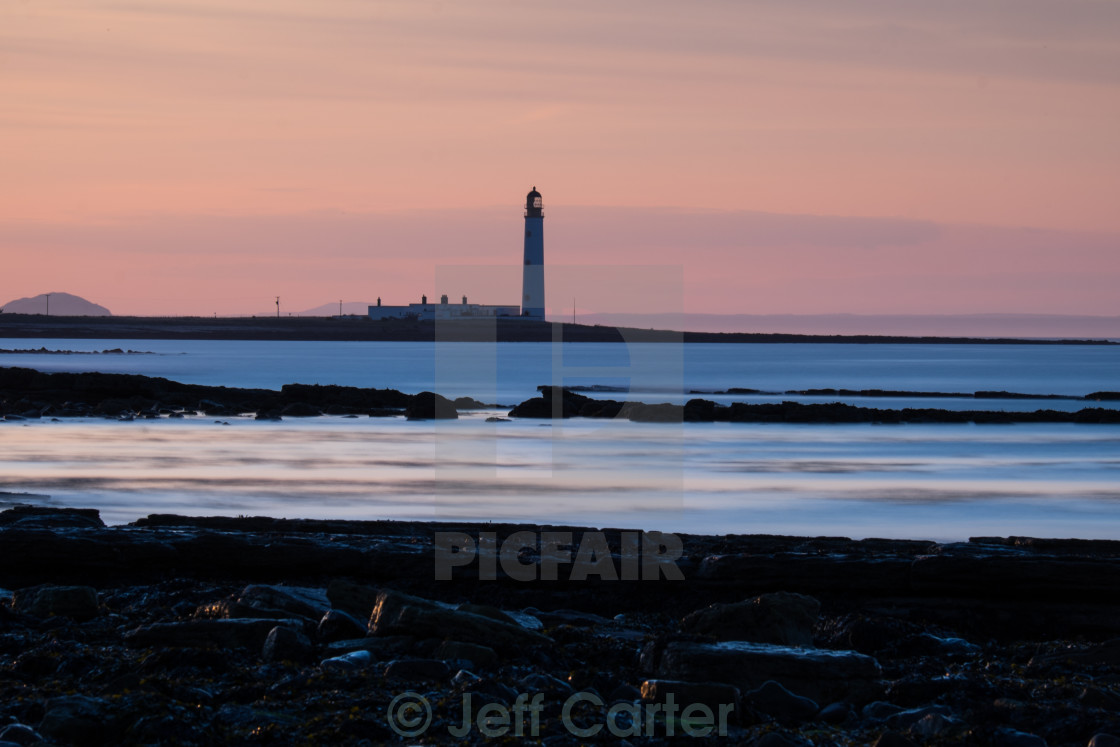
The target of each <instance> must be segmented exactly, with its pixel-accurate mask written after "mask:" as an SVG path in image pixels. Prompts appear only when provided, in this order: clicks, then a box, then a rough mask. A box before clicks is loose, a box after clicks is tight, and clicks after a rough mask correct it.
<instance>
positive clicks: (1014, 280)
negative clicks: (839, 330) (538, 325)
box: [0, 0, 1120, 315]
mask: <svg viewBox="0 0 1120 747" xmlns="http://www.w3.org/2000/svg"><path fill="white" fill-rule="evenodd" d="M1118 39H1120V4H1117V3H1109V2H1099V1H1098V0H1064V1H1063V2H1055V1H1054V0H1046V1H1045V2H1041V1H1039V0H1005V1H1004V2H983V3H977V2H975V0H944V1H939V2H936V3H931V2H917V1H913V2H899V1H898V0H867V1H866V2H841V3H836V2H825V1H824V0H817V1H815V2H809V1H807V0H781V1H778V0H774V1H773V2H730V1H720V0H711V1H710V2H707V1H706V2H700V3H681V2H679V0H676V1H675V2H666V1H664V0H640V1H636V0H635V1H633V2H625V1H620V2H609V3H604V2H601V1H600V2H589V1H588V2H582V1H578V0H576V1H572V0H569V1H567V2H563V3H560V2H531V3H530V2H523V1H522V2H518V1H516V0H506V1H500V2H499V1H498V0H494V1H491V2H485V1H482V2H470V3H455V2H424V1H423V0H407V1H404V2H384V1H380V0H379V1H378V2H369V1H368V0H349V1H347V0H319V1H318V2H315V3H308V2H304V1H303V0H301V1H300V2H294V1H293V0H267V1H266V0H221V2H214V1H212V0H210V1H203V0H144V1H143V2H141V1H140V0H133V1H131V2H130V1H129V0H120V1H119V2H96V3H89V2H77V1H74V2H70V1H67V0H60V1H57V2H51V1H49V0H44V1H43V2H11V3H6V4H5V6H4V9H3V10H2V11H0V101H3V102H4V106H3V107H0V253H2V254H0V256H2V258H3V269H4V271H3V273H0V303H2V302H4V301H6V300H8V299H10V298H17V297H20V296H29V295H35V294H38V293H43V292H48V291H51V292H53V291H67V292H71V293H76V294H78V295H81V296H84V297H86V298H89V299H90V300H92V301H95V302H97V303H101V304H103V305H105V306H108V307H109V308H110V309H111V310H112V311H113V312H114V313H116V314H130V313H131V314H211V313H219V314H241V313H256V312H262V311H267V310H268V309H269V308H271V307H272V299H273V297H274V296H276V295H280V296H282V297H283V298H284V299H285V305H286V307H287V308H290V309H299V308H309V307H313V306H317V305H319V304H322V303H326V302H333V301H336V300H337V299H339V298H342V299H345V300H347V301H368V300H373V299H374V298H376V297H377V296H379V295H380V296H382V297H383V298H384V299H385V301H386V303H404V302H408V301H413V300H418V297H419V295H420V294H421V293H428V294H429V295H438V294H439V293H442V292H446V293H449V294H450V295H452V297H456V296H458V295H460V294H461V293H464V292H469V289H467V288H455V287H437V285H438V283H437V279H440V282H448V281H447V273H446V272H444V273H443V274H441V273H440V272H439V268H440V267H447V266H454V265H463V264H481V265H506V264H508V265H510V266H512V267H514V268H515V271H514V275H515V276H516V271H517V269H519V264H520V251H521V226H520V221H521V213H520V205H521V203H522V200H523V196H524V193H525V192H526V191H527V190H528V189H529V188H530V187H531V186H533V185H534V184H535V185H536V186H537V187H539V188H540V190H541V192H542V193H543V195H544V201H545V214H546V216H547V217H546V219H545V253H546V261H547V262H548V263H550V264H554V265H577V266H594V265H600V264H603V265H616V266H617V265H628V264H633V265H668V266H670V267H679V268H680V269H679V272H680V274H681V277H682V283H683V304H684V310H685V311H687V312H693V313H749V314H789V313H836V312H840V313H869V314H872V313H874V314H882V313H888V314H889V313H896V314H928V313H975V312H1031V313H1068V314H1106V315H1115V314H1120V303H1118V302H1117V301H1116V298H1118V297H1120V294H1118V293H1117V291H1116V289H1117V288H1118V287H1120V210H1118V209H1117V207H1116V202H1117V197H1118V195H1120V138H1118V137H1117V136H1116V133H1117V132H1120V42H1118V41H1117V40H1118ZM635 282H637V281H635ZM638 291H639V292H637V293H636V294H634V295H635V298H636V299H637V300H633V301H627V308H626V309H598V308H589V309H587V310H588V311H602V310H631V311H650V310H655V308H656V305H655V303H656V302H655V299H648V298H645V299H644V300H643V294H642V293H641V292H640V288H639V289H638ZM566 293H567V291H566V289H565V290H564V291H558V292H557V293H556V294H554V295H566ZM518 295H519V293H518V289H517V288H516V287H514V288H512V289H510V292H508V293H505V294H503V295H502V297H499V298H477V299H472V300H479V301H492V302H496V303H503V302H509V301H511V300H516V298H517V297H518ZM550 301H552V303H550V305H554V304H557V305H560V306H562V307H563V308H564V309H570V306H571V299H570V298H564V299H556V300H553V299H550ZM604 303H607V302H604ZM643 304H647V305H646V306H645V307H642V306H643ZM558 311H559V309H558Z"/></svg>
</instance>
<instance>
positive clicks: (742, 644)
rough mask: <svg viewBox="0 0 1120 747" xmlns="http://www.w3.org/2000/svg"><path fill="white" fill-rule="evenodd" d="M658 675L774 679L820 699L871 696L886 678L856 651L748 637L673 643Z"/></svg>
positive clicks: (754, 683) (745, 686)
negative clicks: (730, 639) (707, 641)
mask: <svg viewBox="0 0 1120 747" xmlns="http://www.w3.org/2000/svg"><path fill="white" fill-rule="evenodd" d="M654 673H655V674H656V675H657V676H659V677H666V678H670V679H681V680H691V681H712V682H725V683H727V684H730V685H735V686H736V687H738V688H739V689H740V690H741V691H747V690H753V689H755V688H759V687H761V686H762V685H764V684H765V683H766V682H767V681H768V680H774V681H775V682H778V683H779V684H781V685H782V686H783V687H785V688H787V689H788V690H790V691H792V692H793V693H795V694H797V695H801V696H804V697H807V698H811V699H812V700H815V701H817V702H818V703H820V702H822V701H824V702H831V701H835V700H848V701H853V702H859V701H863V700H870V699H871V698H873V697H874V696H875V694H876V693H878V692H879V691H880V689H881V683H880V678H881V676H882V670H881V669H880V667H879V663H878V662H877V661H875V659H873V658H871V657H870V656H865V655H864V654H859V653H856V652H855V651H830V650H826V649H814V648H791V647H789V646H780V645H777V644H772V643H749V642H746V641H724V642H721V643H694V642H687V641H675V642H672V643H669V644H668V645H666V646H665V648H664V649H663V650H662V652H661V655H660V658H659V659H658V661H657V662H656V664H655V669H654Z"/></svg>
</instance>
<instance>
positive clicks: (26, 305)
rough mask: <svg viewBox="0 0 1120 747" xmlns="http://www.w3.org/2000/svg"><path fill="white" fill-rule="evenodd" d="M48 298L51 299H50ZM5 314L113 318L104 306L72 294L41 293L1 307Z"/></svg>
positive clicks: (18, 299)
mask: <svg viewBox="0 0 1120 747" xmlns="http://www.w3.org/2000/svg"><path fill="white" fill-rule="evenodd" d="M48 296H50V298H49V299H48ZM0 309H2V310H3V313H5V314H48V313H49V314H50V315H51V316H112V315H113V314H112V312H111V311H109V310H108V309H107V308H105V307H104V306H99V305H98V304H95V303H93V302H92V301H87V300H86V299H84V298H82V297H81V296H75V295H72V294H70V293H40V294H39V295H37V296H31V297H30V298H17V299H16V300H15V301H9V302H8V303H6V304H4V305H3V306H0Z"/></svg>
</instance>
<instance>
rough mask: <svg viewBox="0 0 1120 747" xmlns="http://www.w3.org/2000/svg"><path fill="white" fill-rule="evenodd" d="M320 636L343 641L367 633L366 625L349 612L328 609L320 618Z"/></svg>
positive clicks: (328, 640) (322, 638) (324, 639)
mask: <svg viewBox="0 0 1120 747" xmlns="http://www.w3.org/2000/svg"><path fill="white" fill-rule="evenodd" d="M318 630H319V638H320V639H321V640H323V641H327V642H331V641H343V640H346V639H348V638H358V637H360V636H364V635H365V634H366V626H365V624H364V623H361V622H359V621H358V618H356V617H354V616H353V615H351V614H350V613H348V612H343V611H342V610H334V609H331V610H327V611H326V612H325V613H323V617H322V619H321V620H319V629H318Z"/></svg>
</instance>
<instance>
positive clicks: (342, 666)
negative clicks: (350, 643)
mask: <svg viewBox="0 0 1120 747" xmlns="http://www.w3.org/2000/svg"><path fill="white" fill-rule="evenodd" d="M372 661H373V654H371V653H370V652H369V651H351V652H350V653H347V654H341V655H339V656H332V657H330V658H329V659H323V660H322V661H321V662H319V666H320V667H322V668H323V669H327V670H330V671H334V672H356V671H358V670H359V669H365V668H366V667H368V666H369V665H370V663H371V662H372Z"/></svg>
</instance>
